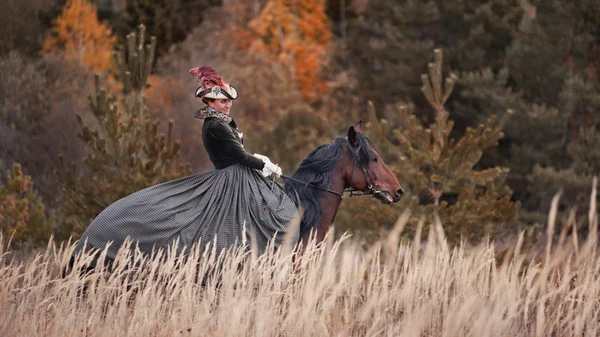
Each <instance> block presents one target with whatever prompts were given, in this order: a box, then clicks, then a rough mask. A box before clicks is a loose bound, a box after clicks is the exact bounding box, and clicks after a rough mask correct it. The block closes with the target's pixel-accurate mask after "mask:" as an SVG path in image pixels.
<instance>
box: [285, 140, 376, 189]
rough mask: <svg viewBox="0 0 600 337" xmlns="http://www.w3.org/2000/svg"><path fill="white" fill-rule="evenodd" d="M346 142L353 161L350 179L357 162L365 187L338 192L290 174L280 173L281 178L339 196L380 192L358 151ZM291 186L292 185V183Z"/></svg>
mask: <svg viewBox="0 0 600 337" xmlns="http://www.w3.org/2000/svg"><path fill="white" fill-rule="evenodd" d="M346 142H347V143H348V151H350V154H351V155H352V161H353V165H352V173H351V175H350V180H352V177H354V169H355V168H356V164H357V163H358V165H359V166H360V169H361V170H362V172H363V174H364V175H365V181H366V182H367V188H366V189H364V190H355V189H354V188H352V187H350V188H347V189H345V190H344V191H343V192H342V193H340V192H336V191H333V190H330V189H328V188H324V187H320V186H317V185H313V184H311V183H308V182H306V181H302V180H298V179H295V178H292V177H290V176H286V175H284V174H282V175H281V178H283V179H284V180H290V181H294V182H297V183H301V184H304V186H310V187H312V188H316V189H319V190H321V191H324V192H328V193H332V194H335V195H337V196H339V197H340V198H343V197H344V193H349V195H350V197H352V196H363V195H376V194H377V193H381V192H382V191H378V190H376V189H375V185H373V184H371V181H370V180H369V175H368V174H367V170H366V169H365V166H364V165H363V164H362V163H361V162H360V159H359V158H358V153H357V152H356V151H355V150H354V147H353V146H352V144H350V141H349V140H347V139H346ZM292 187H293V185H292ZM294 190H295V188H294ZM296 194H297V193H296Z"/></svg>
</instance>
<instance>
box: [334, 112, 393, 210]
mask: <svg viewBox="0 0 600 337" xmlns="http://www.w3.org/2000/svg"><path fill="white" fill-rule="evenodd" d="M347 157H348V159H349V160H345V161H344V163H345V167H344V168H343V170H344V173H345V180H346V185H347V186H349V187H350V188H352V189H353V190H356V191H361V192H363V193H364V192H366V193H369V194H372V195H373V196H374V197H375V198H377V199H379V200H380V201H381V203H382V204H390V203H392V202H398V201H400V199H401V198H402V195H403V194H404V190H403V189H402V186H401V185H400V183H399V182H398V179H396V177H395V176H394V174H393V173H392V172H391V171H390V169H389V168H388V167H387V165H386V164H385V163H384V162H383V159H382V158H381V157H380V156H379V153H377V151H376V150H375V148H374V147H373V144H372V143H371V142H370V141H369V140H368V139H367V138H366V137H365V136H363V135H362V121H360V122H358V123H356V125H354V126H351V127H350V129H348V153H347Z"/></svg>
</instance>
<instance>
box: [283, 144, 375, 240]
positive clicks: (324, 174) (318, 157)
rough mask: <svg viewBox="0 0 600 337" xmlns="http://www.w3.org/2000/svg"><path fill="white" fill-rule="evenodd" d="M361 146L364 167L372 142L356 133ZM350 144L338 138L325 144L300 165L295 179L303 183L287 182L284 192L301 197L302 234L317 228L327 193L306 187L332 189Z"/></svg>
mask: <svg viewBox="0 0 600 337" xmlns="http://www.w3.org/2000/svg"><path fill="white" fill-rule="evenodd" d="M357 136H358V139H359V146H358V150H357V152H356V153H357V155H358V159H359V161H360V162H361V163H362V164H366V163H368V162H369V161H371V155H370V151H369V144H372V143H371V141H370V140H369V139H368V138H367V137H365V136H364V135H362V134H360V133H357ZM345 143H347V138H346V137H339V138H336V139H335V140H334V141H332V142H331V143H329V144H324V145H321V146H319V147H317V148H316V149H314V150H313V151H312V152H311V153H309V154H308V156H306V158H305V159H304V160H303V161H302V162H301V163H300V166H299V167H298V169H297V170H296V172H294V174H293V176H292V177H293V178H294V179H296V180H299V181H302V182H304V183H299V182H295V181H292V180H290V181H287V182H286V183H285V189H286V191H287V192H288V193H289V194H290V195H293V194H295V193H298V197H299V198H300V202H301V203H302V207H303V208H304V216H303V218H302V221H301V223H300V233H306V232H308V231H310V230H311V229H312V228H314V227H315V226H317V225H318V223H319V218H320V217H321V203H320V200H319V199H320V198H319V196H320V195H321V193H327V192H324V191H322V190H320V189H318V188H315V187H311V186H307V184H311V185H313V186H318V187H320V188H327V189H328V188H329V185H330V184H331V178H332V174H333V169H335V167H336V165H337V163H338V161H339V160H340V159H342V158H343V157H344V146H343V144H345Z"/></svg>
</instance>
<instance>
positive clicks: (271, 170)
mask: <svg viewBox="0 0 600 337" xmlns="http://www.w3.org/2000/svg"><path fill="white" fill-rule="evenodd" d="M253 156H254V157H256V158H259V159H260V160H262V161H263V162H264V163H265V166H264V167H263V169H262V171H261V173H262V175H263V177H269V176H271V175H272V174H274V175H275V176H276V177H278V178H279V177H281V167H279V166H277V165H275V164H273V163H272V162H271V160H270V159H269V157H267V156H263V155H262V154H258V153H255V154H253Z"/></svg>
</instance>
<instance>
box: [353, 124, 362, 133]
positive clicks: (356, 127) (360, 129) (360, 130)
mask: <svg viewBox="0 0 600 337" xmlns="http://www.w3.org/2000/svg"><path fill="white" fill-rule="evenodd" d="M354 130H356V132H360V133H362V121H358V123H356V124H355V125H354Z"/></svg>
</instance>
